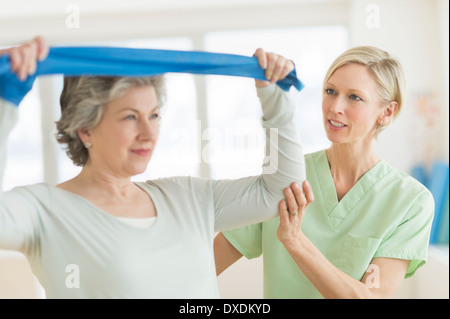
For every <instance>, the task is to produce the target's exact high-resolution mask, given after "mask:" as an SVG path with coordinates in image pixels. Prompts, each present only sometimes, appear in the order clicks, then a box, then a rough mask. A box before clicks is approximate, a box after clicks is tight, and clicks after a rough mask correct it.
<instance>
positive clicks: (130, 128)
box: [84, 86, 159, 177]
mask: <svg viewBox="0 0 450 319" xmlns="http://www.w3.org/2000/svg"><path fill="white" fill-rule="evenodd" d="M158 122H159V105H158V101H157V98H156V92H155V89H154V88H153V87H152V86H143V87H132V88H130V89H128V90H127V91H126V93H125V94H124V95H123V96H122V97H120V98H117V99H114V100H112V101H110V102H109V103H108V104H106V105H105V108H104V110H103V114H102V117H101V119H100V122H99V124H98V125H97V126H96V127H95V128H93V129H90V130H88V132H87V133H88V138H89V139H88V140H89V142H90V143H91V144H92V146H91V147H90V148H89V161H91V163H92V164H95V165H96V167H99V165H100V167H102V169H107V170H109V171H111V172H112V173H113V174H115V175H117V176H124V177H131V176H133V175H136V174H140V173H143V172H144V171H145V170H146V168H147V164H148V162H149V161H150V158H151V156H152V153H153V150H154V148H155V146H156V142H157V140H158V136H159V123H158ZM84 142H85V140H84Z"/></svg>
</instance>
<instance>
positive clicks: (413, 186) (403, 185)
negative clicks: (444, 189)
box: [381, 161, 434, 214]
mask: <svg viewBox="0 0 450 319" xmlns="http://www.w3.org/2000/svg"><path fill="white" fill-rule="evenodd" d="M381 164H382V165H384V166H385V167H386V170H387V171H388V173H387V174H386V176H385V178H384V179H383V185H384V187H385V188H386V191H388V192H389V193H390V194H391V196H392V197H393V198H396V199H397V201H402V202H403V203H404V204H405V205H407V206H409V208H410V209H411V208H419V210H420V211H422V212H423V211H428V212H429V213H430V214H433V213H434V199H433V195H432V194H431V192H430V191H429V190H428V188H426V187H425V186H424V185H423V184H422V183H420V182H419V181H418V180H416V179H415V178H414V177H412V176H410V175H409V174H407V173H405V172H402V171H400V170H399V169H397V168H395V167H393V166H391V165H390V164H388V163H387V162H384V161H383V162H382V163H381Z"/></svg>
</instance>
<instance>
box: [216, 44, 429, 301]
mask: <svg viewBox="0 0 450 319" xmlns="http://www.w3.org/2000/svg"><path fill="white" fill-rule="evenodd" d="M402 102H403V75H402V70H401V67H400V64H399V62H398V61H397V60H396V59H394V58H392V57H391V56H390V55H389V54H388V53H387V52H384V51H382V50H380V49H377V48H374V47H356V48H353V49H350V50H348V51H347V52H344V53H343V54H342V55H341V56H339V57H338V58H337V59H336V60H335V62H334V63H333V64H332V65H331V67H330V69H329V71H328V73H327V75H326V77H325V80H324V85H323V103H322V111H323V123H324V126H325V131H326V134H327V137H328V139H329V140H330V141H331V142H332V143H331V147H330V148H329V149H326V150H322V151H318V152H316V153H313V154H307V155H306V156H305V159H306V175H307V179H308V181H309V183H310V184H309V183H307V182H305V183H303V185H302V186H300V185H299V184H297V183H293V184H292V185H291V187H288V188H286V189H285V196H286V199H285V200H283V201H281V202H280V205H279V210H280V218H279V219H278V218H277V219H274V220H271V221H267V222H264V223H261V224H256V225H253V226H248V227H244V228H241V229H237V230H232V231H229V232H225V233H224V234H219V235H218V236H217V237H216V240H215V252H216V267H217V273H219V274H220V273H221V272H222V271H223V270H224V269H226V268H227V267H228V266H229V265H231V264H232V263H233V262H235V261H236V260H237V259H239V258H240V257H241V256H242V255H245V256H246V257H247V258H254V257H257V256H259V255H261V254H262V253H263V254H264V255H263V260H264V281H265V283H264V295H265V297H267V298H322V297H324V298H386V297H391V296H392V295H393V294H394V293H395V291H396V290H397V288H398V287H399V286H400V284H401V282H402V280H403V278H407V277H410V276H412V275H413V274H414V272H415V271H416V270H417V269H418V268H419V267H420V266H422V265H423V264H424V263H425V260H426V257H427V247H428V239H429V234H430V228H431V222H432V218H433V212H434V201H433V198H432V196H431V194H430V192H429V191H428V190H427V189H426V188H425V187H424V186H422V185H421V184H420V183H419V182H417V181H416V180H414V179H413V178H412V177H410V176H408V175H406V174H404V173H402V172H400V171H399V170H397V169H395V168H394V167H392V166H390V165H389V164H388V163H387V162H385V161H384V160H380V159H379V158H378V157H377V156H376V154H375V152H374V149H373V145H372V144H373V140H374V139H375V138H376V137H377V135H378V134H379V133H380V132H381V131H382V130H383V129H384V128H385V127H386V126H387V125H389V124H390V123H391V122H392V120H393V118H394V117H395V116H396V115H397V114H398V113H399V111H400V109H401V107H402ZM313 192H314V194H313ZM314 198H315V199H314Z"/></svg>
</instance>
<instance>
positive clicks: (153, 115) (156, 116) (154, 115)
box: [151, 113, 159, 119]
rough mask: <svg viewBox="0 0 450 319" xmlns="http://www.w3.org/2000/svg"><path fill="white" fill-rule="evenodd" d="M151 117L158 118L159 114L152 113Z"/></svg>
mask: <svg viewBox="0 0 450 319" xmlns="http://www.w3.org/2000/svg"><path fill="white" fill-rule="evenodd" d="M151 118H152V119H157V118H159V114H158V113H153V114H152V116H151Z"/></svg>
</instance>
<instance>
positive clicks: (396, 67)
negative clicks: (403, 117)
mask: <svg viewBox="0 0 450 319" xmlns="http://www.w3.org/2000/svg"><path fill="white" fill-rule="evenodd" d="M349 63H358V64H361V65H364V66H366V67H367V69H368V70H369V71H370V73H371V74H372V75H373V77H374V80H375V81H376V82H377V84H378V94H379V95H380V97H381V99H382V100H383V101H384V102H386V103H390V102H393V101H395V102H397V104H398V107H397V110H396V112H395V114H394V118H396V117H397V115H398V114H399V112H400V110H401V109H402V105H403V96H404V91H405V79H404V74H403V69H402V66H401V65H400V62H399V61H398V60H397V59H395V58H393V57H392V56H391V55H389V53H387V52H386V51H383V50H381V49H378V48H376V47H372V46H358V47H354V48H352V49H350V50H347V51H345V52H344V53H342V54H341V55H340V56H339V57H337V59H336V60H335V61H334V62H333V63H332V64H331V66H330V68H329V69H328V72H327V74H326V75H325V79H324V81H323V92H324V93H325V86H326V83H327V82H328V80H329V79H330V77H331V76H332V75H333V73H334V72H335V71H336V70H337V69H339V68H340V67H342V66H344V65H347V64H349ZM386 126H387V125H379V126H378V128H377V132H376V136H377V135H378V134H379V133H381V131H382V130H383V129H384V128H385V127H386Z"/></svg>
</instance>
